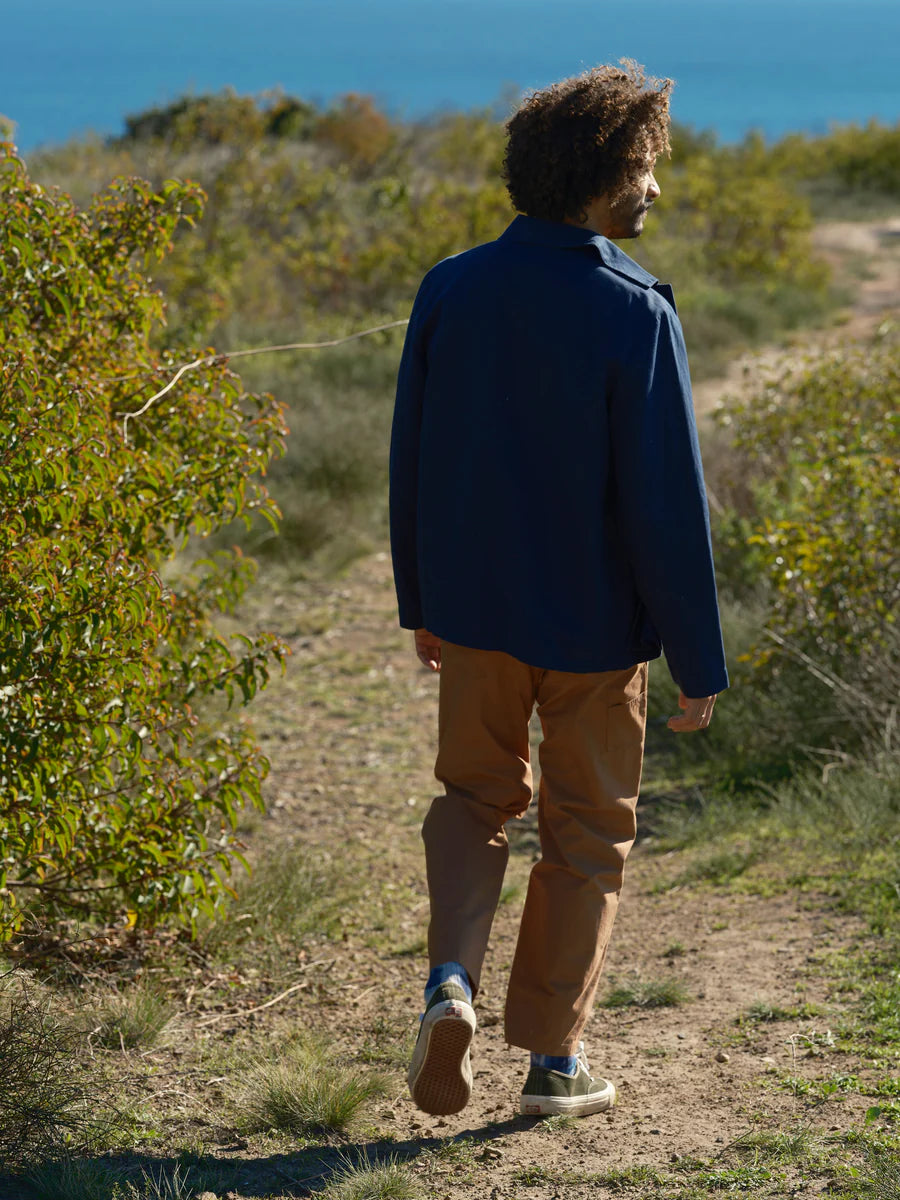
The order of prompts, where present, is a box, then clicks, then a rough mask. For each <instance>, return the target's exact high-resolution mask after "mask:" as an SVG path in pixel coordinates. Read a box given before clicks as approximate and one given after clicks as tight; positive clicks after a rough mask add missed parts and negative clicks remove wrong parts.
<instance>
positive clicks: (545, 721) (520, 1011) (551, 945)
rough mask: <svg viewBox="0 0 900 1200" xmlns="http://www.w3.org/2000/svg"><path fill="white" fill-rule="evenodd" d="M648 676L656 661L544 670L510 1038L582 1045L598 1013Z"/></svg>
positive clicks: (636, 782)
mask: <svg viewBox="0 0 900 1200" xmlns="http://www.w3.org/2000/svg"><path fill="white" fill-rule="evenodd" d="M646 686H647V665H646V663H643V664H640V665H639V666H636V667H633V668H629V669H628V670H625V671H609V672H602V673H598V674H593V675H575V674H570V673H568V672H559V671H545V672H543V673H542V678H541V680H540V683H539V687H538V695H537V701H538V713H539V714H540V718H541V723H542V725H543V729H544V741H543V744H542V746H541V751H540V761H541V772H542V777H541V786H540V792H539V828H540V836H541V859H540V861H539V862H538V863H536V864H535V866H534V868H533V869H532V872H531V877H530V879H529V885H528V893H527V896H526V900H525V910H524V913H523V916H522V925H521V928H520V932H519V940H518V944H517V946H516V953H515V958H514V960H513V966H512V972H511V976H510V984H509V990H508V993H507V1002H506V1040H507V1041H508V1042H509V1043H510V1044H512V1045H515V1046H521V1047H523V1048H525V1049H526V1050H533V1051H535V1052H537V1053H539V1054H571V1053H574V1052H575V1050H576V1049H577V1047H578V1043H579V1040H580V1038H581V1034H582V1031H583V1029H584V1025H585V1022H586V1021H587V1019H588V1017H589V1016H590V1012H591V1008H592V1005H593V1001H594V996H595V993H596V990H597V984H598V983H599V980H600V972H601V969H602V966H603V961H604V958H605V957H606V950H607V946H608V944H609V938H610V934H611V932H612V926H613V922H614V920H615V915H616V908H617V905H618V898H619V892H620V890H621V887H622V879H623V873H624V867H625V859H626V857H627V855H628V852H629V850H630V849H631V846H632V844H633V842H634V838H635V832H636V823H635V809H636V806H637V796H638V790H639V787H640V778H641V764H642V759H643V748H644V726H645V722H646V713H647V699H646Z"/></svg>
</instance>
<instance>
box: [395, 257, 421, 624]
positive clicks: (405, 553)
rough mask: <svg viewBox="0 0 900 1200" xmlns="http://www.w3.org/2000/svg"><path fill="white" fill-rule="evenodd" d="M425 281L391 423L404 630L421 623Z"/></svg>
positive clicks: (397, 575) (411, 326)
mask: <svg viewBox="0 0 900 1200" xmlns="http://www.w3.org/2000/svg"><path fill="white" fill-rule="evenodd" d="M426 284H427V277H426V280H425V281H423V283H422V286H421V287H420V288H419V292H418V295H417V296H416V300H415V303H414V304H413V310H412V313H411V315H410V319H409V325H408V326H407V330H406V341H405V343H404V345H403V356H402V358H401V360H400V370H399V372H398V375H397V398H396V401H395V404H394V420H393V425H392V427H391V455H390V526H391V556H392V559H393V564H394V586H395V588H396V590H397V604H398V607H399V612H400V624H401V626H402V627H403V628H404V629H420V628H422V626H423V625H424V623H425V621H424V616H423V613H422V596H421V591H420V586H419V553H418V520H417V517H418V499H419V469H420V463H419V459H420V438H421V430H422V403H423V400H424V395H425V376H426V372H427V353H426V333H425V326H426V318H427V312H426V310H427V300H426V294H427V290H428V289H427V286H426Z"/></svg>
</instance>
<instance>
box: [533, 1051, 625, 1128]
mask: <svg viewBox="0 0 900 1200" xmlns="http://www.w3.org/2000/svg"><path fill="white" fill-rule="evenodd" d="M576 1060H577V1063H578V1069H577V1071H576V1072H575V1074H574V1075H564V1074H563V1073H562V1072H561V1071H551V1070H550V1069H549V1068H548V1067H532V1068H531V1070H530V1071H529V1072H528V1078H527V1079H526V1080H525V1087H524V1088H523V1089H522V1100H521V1103H520V1105H519V1111H520V1112H521V1113H523V1114H524V1115H525V1116H527V1117H550V1116H555V1115H556V1114H557V1113H565V1114H566V1115H567V1116H570V1117H586V1116H587V1115H588V1113H595V1112H603V1110H604V1109H606V1108H612V1106H613V1104H615V1102H616V1089H615V1087H614V1086H613V1085H612V1084H611V1083H610V1082H609V1081H608V1080H606V1079H592V1078H591V1074H590V1071H589V1070H588V1064H587V1059H586V1058H585V1056H584V1047H581V1049H579V1051H578V1054H577V1055H576Z"/></svg>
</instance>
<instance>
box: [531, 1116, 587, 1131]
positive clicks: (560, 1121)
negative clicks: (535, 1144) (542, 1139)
mask: <svg viewBox="0 0 900 1200" xmlns="http://www.w3.org/2000/svg"><path fill="white" fill-rule="evenodd" d="M579 1125H580V1121H579V1119H578V1117H572V1116H570V1115H569V1114H568V1113H556V1114H555V1116H552V1117H545V1118H544V1120H543V1121H541V1122H539V1126H538V1127H539V1129H540V1130H541V1132H542V1133H567V1132H568V1131H569V1130H572V1129H577V1128H578V1127H579Z"/></svg>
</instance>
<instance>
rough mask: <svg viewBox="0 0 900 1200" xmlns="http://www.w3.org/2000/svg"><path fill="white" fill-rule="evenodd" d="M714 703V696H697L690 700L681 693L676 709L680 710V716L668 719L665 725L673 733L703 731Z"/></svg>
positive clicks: (710, 715)
mask: <svg viewBox="0 0 900 1200" xmlns="http://www.w3.org/2000/svg"><path fill="white" fill-rule="evenodd" d="M715 702H716V697H715V696H698V697H697V698H696V699H694V700H691V699H689V698H688V697H687V696H685V694H684V692H681V694H680V695H679V697H678V707H679V708H680V709H681V710H682V715H681V716H680V717H669V719H668V721H667V722H666V724H667V725H668V726H669V728H670V729H671V730H673V732H675V733H692V732H693V731H694V730H695V729H705V728H706V727H707V725H708V724H709V723H710V721H711V720H712V713H713V705H714V704H715Z"/></svg>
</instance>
